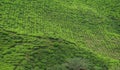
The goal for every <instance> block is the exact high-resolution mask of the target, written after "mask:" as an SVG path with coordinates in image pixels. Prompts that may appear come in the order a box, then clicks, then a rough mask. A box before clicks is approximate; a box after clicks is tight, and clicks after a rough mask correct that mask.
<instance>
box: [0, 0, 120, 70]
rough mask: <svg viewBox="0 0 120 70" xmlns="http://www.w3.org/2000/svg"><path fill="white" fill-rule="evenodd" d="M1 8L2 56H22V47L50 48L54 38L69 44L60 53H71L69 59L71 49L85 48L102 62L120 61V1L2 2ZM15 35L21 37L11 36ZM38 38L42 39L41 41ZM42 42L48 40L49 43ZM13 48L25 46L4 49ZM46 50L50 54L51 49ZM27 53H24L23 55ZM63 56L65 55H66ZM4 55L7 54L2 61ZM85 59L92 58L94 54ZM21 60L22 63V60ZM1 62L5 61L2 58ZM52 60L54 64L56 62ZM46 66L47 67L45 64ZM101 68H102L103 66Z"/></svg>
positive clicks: (55, 0) (4, 0)
mask: <svg viewBox="0 0 120 70" xmlns="http://www.w3.org/2000/svg"><path fill="white" fill-rule="evenodd" d="M0 5H1V8H0V9H1V11H0V16H1V17H0V18H1V21H0V29H1V33H0V35H1V37H0V49H4V50H2V51H1V52H3V51H6V50H8V51H9V52H8V53H7V54H8V55H10V54H9V53H10V51H12V50H16V51H18V52H19V50H20V49H21V50H22V47H26V48H25V49H28V48H29V47H31V48H33V47H34V46H36V45H37V46H39V45H40V46H41V45H44V46H49V47H50V46H51V41H52V40H51V39H49V38H52V39H57V40H55V42H57V44H60V45H61V43H60V42H61V41H59V39H60V40H62V41H63V40H65V42H66V41H68V42H69V43H68V44H66V43H64V41H63V42H62V44H64V45H63V47H64V50H62V49H61V48H60V49H59V50H62V52H63V51H65V50H68V53H66V54H65V56H66V55H67V56H68V55H69V53H70V51H71V50H72V49H70V47H72V46H75V47H74V48H73V50H74V49H75V48H77V49H78V48H84V50H88V49H89V51H91V52H92V54H95V55H96V56H98V55H99V56H100V57H101V58H104V57H105V58H110V59H111V60H115V61H119V59H120V54H119V53H120V51H119V50H120V2H119V0H97V1H96V0H24V1H21V0H1V1H0ZM6 31H8V32H7V34H5V35H6V36H5V35H3V34H4V32H5V33H6ZM11 32H13V33H17V34H11ZM6 37H7V39H6ZM11 37H12V39H11ZM36 37H40V39H38V38H36ZM9 38H10V39H9ZM19 38H20V39H19ZM24 38H25V39H24ZM21 39H22V40H21ZM24 40H25V41H24ZM41 40H45V42H44V41H41ZM16 41H17V42H19V41H20V42H22V44H18V43H16ZM52 43H54V42H52ZM71 43H72V46H71ZM16 44H17V45H16ZM73 44H75V45H73ZM11 45H13V46H18V47H20V46H21V48H17V47H16V48H13V49H12V50H10V49H6V48H4V47H9V46H11ZM52 45H54V44H52ZM66 46H67V47H66ZM44 49H46V50H49V48H48V47H46V48H44ZM38 50H39V49H38ZM84 50H83V51H84ZM26 51H27V50H24V49H23V51H22V52H26ZM28 51H29V50H28ZM39 51H41V50H39ZM74 51H76V50H74ZM79 51H81V50H79ZM79 51H78V52H79ZM31 52H33V54H34V52H38V51H37V50H32V51H31ZM41 52H42V51H41ZM62 52H61V54H64V53H62ZM85 52H87V51H85ZM54 53H55V52H53V54H54ZM15 54H16V52H15ZM71 54H72V53H71ZM84 54H85V53H83V54H82V55H84ZM3 55H4V53H3V54H2V55H1V57H3ZM42 55H43V56H44V57H45V56H48V54H44V53H43V54H42ZM56 55H57V54H56ZM85 55H86V56H90V57H92V56H91V55H90V54H85ZM4 56H5V55H4ZM11 56H12V54H11V55H10V57H11ZM5 57H6V56H5ZM10 57H8V58H10ZM15 57H16V56H15ZM61 57H62V56H61ZM71 57H73V56H71ZM74 57H75V55H74ZM82 57H84V56H82ZM6 58H7V57H6ZM20 58H21V59H22V57H20ZM58 58H59V57H58ZM58 58H55V59H58ZM67 58H68V57H67ZM69 58H70V57H69ZM43 59H45V58H43ZM46 59H47V57H46ZM93 59H94V57H93ZM97 59H99V57H98V58H97ZM1 60H4V59H3V58H1ZM11 60H12V59H11ZM36 60H37V59H36ZM50 60H51V61H52V59H50ZM4 61H7V60H4ZM45 61H46V60H45ZM106 61H109V60H106ZM40 62H41V61H40ZM53 62H54V61H53ZM55 62H56V61H55ZM92 62H94V61H92ZM95 62H96V61H95ZM100 62H102V60H101V61H100ZM3 63H4V62H3ZM1 64H2V63H1ZM58 64H59V63H58ZM60 64H62V63H60ZM105 64H106V63H105ZM108 64H109V63H108ZM5 65H6V64H5ZM53 65H54V64H53ZM13 66H14V65H13ZM44 66H45V64H43V67H44ZM108 66H109V65H108ZM98 67H101V65H100V66H99V63H98ZM44 68H45V67H44ZM44 68H43V69H44ZM100 70H102V69H100ZM105 70H107V69H105Z"/></svg>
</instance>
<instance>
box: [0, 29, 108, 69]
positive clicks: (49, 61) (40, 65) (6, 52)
mask: <svg viewBox="0 0 120 70" xmlns="http://www.w3.org/2000/svg"><path fill="white" fill-rule="evenodd" d="M0 53H1V54H0V65H2V67H0V68H2V69H3V70H6V69H9V70H37V69H43V70H45V69H47V68H49V67H52V66H54V65H56V64H63V63H64V62H65V61H66V59H67V58H76V57H77V58H82V59H88V60H89V63H91V64H90V66H89V68H90V70H93V69H94V68H95V67H99V68H101V70H107V68H108V65H109V64H107V63H106V62H107V61H104V60H102V59H101V58H99V57H97V56H96V55H95V54H93V53H92V52H90V51H88V50H85V49H83V48H76V45H75V44H74V43H71V42H68V41H65V40H63V39H55V38H49V37H40V36H32V35H24V34H23V35H22V34H17V33H16V32H12V31H8V30H5V29H2V28H0Z"/></svg>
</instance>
